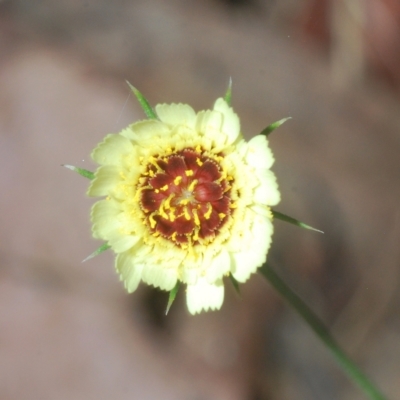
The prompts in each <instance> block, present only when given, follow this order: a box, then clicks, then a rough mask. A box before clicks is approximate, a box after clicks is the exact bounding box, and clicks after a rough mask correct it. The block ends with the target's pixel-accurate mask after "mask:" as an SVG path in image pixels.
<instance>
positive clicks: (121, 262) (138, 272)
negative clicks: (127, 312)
mask: <svg viewBox="0 0 400 400" xmlns="http://www.w3.org/2000/svg"><path fill="white" fill-rule="evenodd" d="M115 267H116V269H117V272H118V273H119V274H120V277H121V279H122V280H123V281H124V284H125V287H126V290H127V291H128V292H129V293H132V292H134V291H135V290H136V289H137V287H138V285H139V283H140V280H141V278H142V270H143V265H142V264H136V263H135V254H134V252H133V251H125V252H124V253H119V254H118V255H117V259H116V261H115Z"/></svg>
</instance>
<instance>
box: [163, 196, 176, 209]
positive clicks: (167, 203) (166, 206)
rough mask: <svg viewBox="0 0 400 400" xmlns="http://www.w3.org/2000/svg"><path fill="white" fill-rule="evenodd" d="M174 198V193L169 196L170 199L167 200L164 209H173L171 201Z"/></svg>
mask: <svg viewBox="0 0 400 400" xmlns="http://www.w3.org/2000/svg"><path fill="white" fill-rule="evenodd" d="M174 196H175V194H174V193H171V194H170V195H169V196H168V198H167V199H166V200H165V203H164V207H165V209H166V210H169V209H170V208H171V200H172V198H173V197H174Z"/></svg>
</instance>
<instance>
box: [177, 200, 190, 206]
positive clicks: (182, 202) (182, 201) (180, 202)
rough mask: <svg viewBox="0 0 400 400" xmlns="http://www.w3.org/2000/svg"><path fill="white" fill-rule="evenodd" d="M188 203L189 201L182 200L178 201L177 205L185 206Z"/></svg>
mask: <svg viewBox="0 0 400 400" xmlns="http://www.w3.org/2000/svg"><path fill="white" fill-rule="evenodd" d="M188 203H189V199H182V200H180V201H179V204H182V205H184V206H186V205H187V204H188Z"/></svg>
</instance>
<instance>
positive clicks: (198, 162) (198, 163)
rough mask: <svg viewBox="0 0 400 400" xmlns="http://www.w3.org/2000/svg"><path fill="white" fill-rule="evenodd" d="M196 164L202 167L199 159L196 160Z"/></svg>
mask: <svg viewBox="0 0 400 400" xmlns="http://www.w3.org/2000/svg"><path fill="white" fill-rule="evenodd" d="M196 164H197V165H198V166H199V167H201V166H202V165H203V162H202V161H201V160H200V158H196Z"/></svg>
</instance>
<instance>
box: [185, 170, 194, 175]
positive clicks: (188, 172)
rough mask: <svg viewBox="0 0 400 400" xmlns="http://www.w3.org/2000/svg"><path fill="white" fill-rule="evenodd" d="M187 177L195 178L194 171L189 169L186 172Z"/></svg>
mask: <svg viewBox="0 0 400 400" xmlns="http://www.w3.org/2000/svg"><path fill="white" fill-rule="evenodd" d="M185 174H186V176H193V171H192V170H191V169H187V170H186V171H185Z"/></svg>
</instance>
